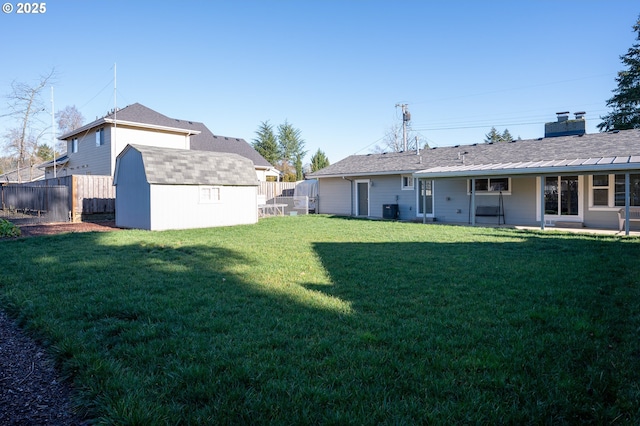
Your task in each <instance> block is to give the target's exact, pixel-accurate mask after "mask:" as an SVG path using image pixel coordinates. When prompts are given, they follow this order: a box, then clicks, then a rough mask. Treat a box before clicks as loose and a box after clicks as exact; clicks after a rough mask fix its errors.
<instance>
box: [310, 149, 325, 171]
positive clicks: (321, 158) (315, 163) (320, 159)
mask: <svg viewBox="0 0 640 426" xmlns="http://www.w3.org/2000/svg"><path fill="white" fill-rule="evenodd" d="M327 166H329V159H328V158H327V155H326V154H325V153H324V152H323V151H321V150H320V148H318V150H317V151H316V153H315V154H313V157H311V171H312V172H316V171H318V170H320V169H324V168H325V167H327Z"/></svg>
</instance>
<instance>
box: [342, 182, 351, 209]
mask: <svg viewBox="0 0 640 426" xmlns="http://www.w3.org/2000/svg"><path fill="white" fill-rule="evenodd" d="M342 179H343V180H348V181H349V182H351V183H350V185H349V186H350V187H351V217H353V180H351V179H349V178H346V177H344V176H342Z"/></svg>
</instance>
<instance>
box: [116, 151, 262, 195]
mask: <svg viewBox="0 0 640 426" xmlns="http://www.w3.org/2000/svg"><path fill="white" fill-rule="evenodd" d="M129 149H134V150H136V151H138V152H139V153H140V154H141V155H142V161H143V163H144V168H145V173H146V178H147V182H148V183H152V184H165V185H172V184H175V185H232V186H257V185H258V178H257V176H256V172H255V169H254V168H253V163H252V162H251V160H249V159H248V158H244V157H242V156H240V155H237V154H231V153H224V152H204V151H193V150H189V149H173V148H160V147H156V146H148V145H129V146H128V147H127V148H125V149H124V150H123V151H122V153H121V154H120V155H119V156H118V157H121V156H123V155H125V153H126V152H127V151H128V150H129Z"/></svg>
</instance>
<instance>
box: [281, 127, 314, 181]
mask: <svg viewBox="0 0 640 426" xmlns="http://www.w3.org/2000/svg"><path fill="white" fill-rule="evenodd" d="M304 144H305V142H304V140H303V139H302V137H301V135H300V129H296V128H295V127H293V126H292V125H291V124H290V123H289V122H288V121H286V120H285V122H284V124H281V125H279V126H278V146H279V149H280V160H281V163H280V166H281V168H282V171H283V172H284V173H285V180H300V179H297V178H298V177H302V175H303V171H302V159H303V158H304V156H305V155H306V154H307V151H305V150H304ZM287 175H292V176H289V177H287Z"/></svg>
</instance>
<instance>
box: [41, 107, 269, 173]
mask: <svg viewBox="0 0 640 426" xmlns="http://www.w3.org/2000/svg"><path fill="white" fill-rule="evenodd" d="M60 140H64V141H66V144H67V154H66V155H64V156H62V157H59V158H58V159H56V162H55V164H54V163H53V162H50V163H47V164H45V165H44V168H45V173H46V178H52V177H54V174H55V176H58V177H61V176H68V175H101V176H113V175H114V172H115V165H116V157H117V156H118V154H120V152H122V150H123V149H124V148H125V147H126V146H127V145H128V144H135V145H150V146H157V147H162V148H178V149H192V150H200V151H216V152H229V153H235V154H239V155H242V156H243V157H245V158H249V159H250V160H251V161H253V163H254V167H255V169H256V174H257V176H258V180H261V181H264V180H266V177H267V176H277V175H278V171H277V170H276V169H275V168H274V167H273V166H272V165H271V164H270V163H269V162H268V161H267V160H265V159H264V157H262V156H261V155H260V154H259V153H258V152H257V151H256V150H255V149H253V147H252V146H251V145H249V144H248V143H247V142H246V141H245V140H244V139H241V138H232V137H224V136H216V135H214V134H213V133H212V132H211V131H210V130H209V129H208V128H207V127H206V126H205V125H204V124H203V123H199V122H194V121H188V120H179V119H175V118H170V117H167V116H166V115H163V114H160V113H159V112H157V111H154V110H152V109H150V108H147V107H145V106H144V105H141V104H139V103H135V104H132V105H129V106H127V107H125V108H122V109H119V110H117V111H112V112H111V113H110V114H108V115H106V116H104V117H102V118H99V119H97V120H95V121H92V122H91V123H89V124H86V125H84V126H82V127H80V128H78V129H76V130H73V131H72V132H69V133H67V134H64V135H62V136H61V137H60ZM184 167H189V165H188V164H186V165H184Z"/></svg>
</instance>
